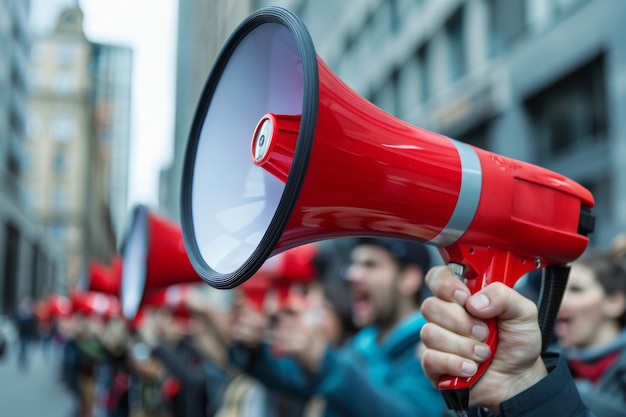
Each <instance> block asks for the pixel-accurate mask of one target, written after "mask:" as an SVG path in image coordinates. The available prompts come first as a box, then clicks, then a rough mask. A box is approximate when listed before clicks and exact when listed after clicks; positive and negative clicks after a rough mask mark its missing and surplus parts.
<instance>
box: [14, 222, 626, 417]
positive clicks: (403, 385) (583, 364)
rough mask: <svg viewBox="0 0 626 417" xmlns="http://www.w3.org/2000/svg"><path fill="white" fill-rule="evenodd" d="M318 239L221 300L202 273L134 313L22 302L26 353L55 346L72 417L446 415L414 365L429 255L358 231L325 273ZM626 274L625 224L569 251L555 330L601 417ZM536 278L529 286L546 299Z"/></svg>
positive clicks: (620, 369) (613, 395)
mask: <svg viewBox="0 0 626 417" xmlns="http://www.w3.org/2000/svg"><path fill="white" fill-rule="evenodd" d="M312 247H313V248H314V249H315V251H314V256H308V257H305V258H302V257H301V259H306V262H307V265H306V268H305V269H304V270H306V271H309V272H307V273H302V272H301V271H302V269H299V270H298V271H299V272H293V273H291V275H287V276H282V277H278V278H279V279H277V277H275V276H270V275H271V274H265V275H264V274H263V268H262V269H261V270H260V271H259V273H257V275H255V276H254V277H252V278H251V279H250V280H248V281H247V282H246V283H244V284H242V285H241V286H239V287H238V288H236V289H235V290H233V291H234V294H235V296H234V297H232V301H231V302H230V303H229V305H228V307H227V308H222V307H218V306H215V305H213V304H212V303H211V302H209V301H208V299H207V297H206V291H204V289H205V287H206V284H204V283H194V284H178V285H175V286H172V287H168V288H161V289H155V290H153V291H152V292H151V293H150V294H148V293H146V294H144V299H143V301H142V304H141V308H140V310H139V312H138V313H137V315H136V316H135V317H132V318H128V317H125V316H124V315H123V314H122V311H121V308H120V305H119V300H117V299H116V298H115V297H111V296H105V295H104V294H93V293H90V292H87V291H83V292H81V291H78V290H76V291H74V292H72V293H70V294H69V295H67V296H61V295H55V294H53V295H50V296H48V297H46V298H45V299H41V300H30V299H28V298H25V299H24V300H22V301H21V303H20V304H19V305H18V306H17V308H16V311H15V312H14V315H13V319H14V323H15V326H16V329H17V330H18V335H19V355H17V356H18V360H19V364H20V366H21V367H23V368H27V367H28V366H29V349H31V348H32V346H33V345H35V344H37V345H39V346H40V348H41V349H49V348H50V346H53V345H54V346H56V348H57V349H60V350H61V351H62V355H61V361H60V363H59V364H58V372H59V380H60V381H62V383H63V384H64V385H65V386H66V387H67V389H68V390H70V392H72V393H73V395H74V396H75V398H76V400H77V401H76V403H77V404H78V406H77V410H76V414H75V416H76V417H92V416H93V417H99V416H103V417H104V416H106V417H122V416H131V417H168V416H171V417H196V416H197V417H209V416H218V417H227V416H246V417H250V416H259V417H261V416H269V417H292V416H294V417H295V416H298V417H299V416H304V417H315V416H359V417H367V416H445V415H452V414H450V413H451V411H449V410H448V409H447V407H446V405H445V403H444V401H443V399H442V396H441V393H440V392H439V390H438V389H437V388H436V387H435V386H433V384H432V382H431V381H430V380H429V379H428V378H427V377H426V375H425V373H424V370H423V369H422V364H421V362H420V354H421V351H422V349H423V347H422V346H421V342H420V333H421V330H422V327H423V326H424V324H425V323H426V319H425V318H424V316H423V315H422V313H421V311H420V306H421V304H422V302H423V300H424V299H425V298H426V297H428V296H429V295H430V294H429V290H428V288H427V287H426V285H425V280H424V278H425V275H426V273H427V271H428V270H429V269H430V268H431V267H432V266H433V265H434V264H436V263H437V262H436V260H435V259H431V253H432V252H431V251H430V250H429V249H428V248H427V247H425V246H423V245H421V244H418V243H415V242H408V241H401V240H394V239H382V238H368V239H354V240H353V242H352V244H351V249H350V253H349V257H348V259H346V264H345V266H344V267H342V268H338V269H337V270H336V271H335V270H334V269H333V270H332V271H329V269H328V268H329V265H331V264H332V262H331V259H330V258H332V256H335V255H336V254H333V253H330V252H328V251H322V250H319V248H318V247H316V246H312ZM310 248H311V247H309V249H310ZM290 251H294V252H295V251H296V250H295V249H294V250H290ZM290 251H287V252H285V256H287V254H288V253H289V252H290ZM282 271H283V273H285V272H284V271H285V270H284V269H283V270H282ZM625 271H626V234H624V235H619V236H616V238H615V239H614V241H613V242H612V245H611V246H610V247H607V248H602V249H594V250H589V251H587V252H586V253H585V254H584V255H583V256H582V257H581V258H579V259H578V260H576V261H575V262H573V263H572V265H571V272H570V274H569V279H568V282H567V287H566V289H565V293H564V296H563V299H562V302H561V306H560V310H559V313H558V315H557V317H556V322H555V325H554V331H553V338H552V341H551V347H550V349H552V350H557V351H559V352H561V353H562V355H563V356H564V357H565V358H566V361H567V364H568V366H569V368H570V371H571V373H572V375H573V376H574V378H575V381H576V386H577V388H578V390H579V393H580V395H581V397H582V399H583V401H584V403H585V404H586V405H587V407H589V408H590V409H591V410H592V411H593V412H594V413H595V415H596V416H599V417H603V416H619V415H621V416H623V415H624V414H623V413H624V410H626V353H625V352H626V330H625V326H626V272H625ZM329 272H330V273H329ZM539 282H540V279H536V280H533V279H526V280H523V284H524V285H525V286H526V287H525V288H520V289H519V290H520V292H521V293H523V294H526V295H527V296H528V297H530V298H531V299H532V301H534V302H537V299H534V297H535V296H536V295H538V294H539V293H540V292H541V290H540V289H539ZM174 290H175V291H174ZM173 294H174V295H173Z"/></svg>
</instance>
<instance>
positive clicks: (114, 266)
mask: <svg viewBox="0 0 626 417" xmlns="http://www.w3.org/2000/svg"><path fill="white" fill-rule="evenodd" d="M88 277H89V278H88V283H87V288H86V291H89V292H92V291H93V292H100V293H103V294H107V295H112V296H115V297H118V298H119V296H120V288H121V281H122V258H121V257H120V256H118V255H115V256H113V257H112V258H111V265H110V266H107V265H105V264H103V263H102V262H100V261H98V260H92V261H91V262H89V274H88Z"/></svg>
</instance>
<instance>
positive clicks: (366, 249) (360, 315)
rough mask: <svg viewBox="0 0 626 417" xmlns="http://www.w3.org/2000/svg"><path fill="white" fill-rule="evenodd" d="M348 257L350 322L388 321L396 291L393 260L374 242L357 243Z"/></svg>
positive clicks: (363, 324)
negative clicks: (351, 320) (351, 299)
mask: <svg viewBox="0 0 626 417" xmlns="http://www.w3.org/2000/svg"><path fill="white" fill-rule="evenodd" d="M350 258H351V264H350V266H349V268H348V270H347V279H348V280H349V281H350V282H351V284H352V294H353V297H354V300H353V307H352V311H353V318H354V323H355V324H356V325H357V326H359V327H361V326H367V325H371V324H378V325H387V324H390V323H392V322H393V321H394V320H395V317H396V310H397V309H396V308H395V306H396V304H395V301H396V300H398V297H399V295H400V293H399V291H398V274H399V273H400V271H399V268H398V264H397V262H396V261H395V260H394V259H393V257H392V256H391V254H390V253H389V252H388V251H387V250H385V249H383V248H381V247H378V246H375V245H360V246H357V247H356V248H354V249H353V251H352V253H351V255H350Z"/></svg>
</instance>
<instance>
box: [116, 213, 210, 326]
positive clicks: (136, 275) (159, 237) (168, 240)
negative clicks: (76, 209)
mask: <svg viewBox="0 0 626 417" xmlns="http://www.w3.org/2000/svg"><path fill="white" fill-rule="evenodd" d="M120 253H121V254H122V276H121V291H120V301H121V304H122V311H123V314H124V317H126V318H127V319H132V318H133V317H134V316H135V315H136V314H137V311H138V310H139V307H140V306H141V303H142V299H143V297H144V294H147V293H150V292H151V291H154V290H158V289H161V288H166V287H169V286H171V285H176V284H186V283H193V282H196V283H200V282H202V280H201V278H200V276H199V275H198V274H197V272H196V271H195V270H194V268H193V266H192V265H191V263H190V261H189V258H188V256H187V252H186V251H185V244H184V242H183V236H182V231H181V229H180V226H179V225H178V224H176V223H175V222H173V221H172V220H169V219H167V218H166V217H164V216H162V215H159V214H157V213H155V212H153V211H151V210H149V209H148V208H147V207H145V206H143V205H138V206H136V207H135V208H134V209H133V212H132V217H131V222H130V227H129V230H128V233H127V235H126V237H125V239H124V242H123V245H122V250H121V251H120Z"/></svg>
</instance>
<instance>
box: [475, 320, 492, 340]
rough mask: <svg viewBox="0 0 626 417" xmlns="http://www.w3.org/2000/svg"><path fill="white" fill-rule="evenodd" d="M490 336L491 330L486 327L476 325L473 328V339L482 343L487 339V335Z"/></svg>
mask: <svg viewBox="0 0 626 417" xmlns="http://www.w3.org/2000/svg"><path fill="white" fill-rule="evenodd" d="M488 334H489V329H488V328H487V327H486V326H483V325H481V324H475V325H474V326H473V327H472V337H473V338H474V339H476V340H480V341H481V342H482V341H484V340H485V339H487V335H488Z"/></svg>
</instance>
